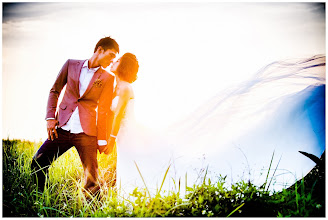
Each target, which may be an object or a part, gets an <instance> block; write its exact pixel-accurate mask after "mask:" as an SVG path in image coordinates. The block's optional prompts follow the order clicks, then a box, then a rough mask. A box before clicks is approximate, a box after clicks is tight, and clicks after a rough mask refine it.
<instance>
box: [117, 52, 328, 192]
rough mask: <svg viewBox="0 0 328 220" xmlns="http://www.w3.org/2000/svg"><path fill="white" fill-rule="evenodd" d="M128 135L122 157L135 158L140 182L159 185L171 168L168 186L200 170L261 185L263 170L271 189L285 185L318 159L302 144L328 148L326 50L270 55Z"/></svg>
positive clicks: (188, 181) (186, 181)
mask: <svg viewBox="0 0 328 220" xmlns="http://www.w3.org/2000/svg"><path fill="white" fill-rule="evenodd" d="M128 136H129V137H130V138H128V139H126V143H125V145H133V146H134V148H133V149H134V150H132V151H130V150H129V155H127V154H125V155H124V154H123V155H122V156H124V157H125V158H122V159H123V160H124V161H123V162H122V163H121V164H122V166H124V163H125V162H126V163H127V160H131V161H132V160H133V161H134V162H136V164H137V166H138V172H139V171H140V172H141V173H142V174H143V175H142V176H143V180H141V178H140V177H139V180H138V181H139V185H141V186H142V185H143V184H145V183H146V184H148V188H153V189H156V188H157V189H158V187H159V185H160V184H161V181H162V180H163V177H164V174H165V172H166V171H167V170H169V172H168V175H167V177H166V180H165V181H166V183H165V186H164V188H166V189H174V188H177V184H178V182H179V185H181V186H182V187H181V188H182V189H184V186H186V185H188V186H191V185H192V184H194V183H197V181H199V180H200V179H203V177H204V176H205V175H206V178H211V179H212V181H214V182H215V180H217V178H218V176H219V175H221V176H227V180H229V181H231V182H236V181H238V180H241V179H244V180H250V181H252V182H253V183H254V184H257V185H260V184H263V183H264V181H265V178H266V175H267V173H268V172H269V176H270V178H272V180H273V181H272V185H271V188H270V189H273V190H280V189H281V188H283V187H288V186H289V185H291V184H293V183H294V182H295V180H297V179H299V178H302V177H303V176H305V175H306V174H307V173H308V172H309V171H310V170H311V169H312V168H313V167H314V165H315V164H314V162H312V161H311V160H309V159H308V158H306V157H305V156H303V155H302V154H300V153H299V151H304V152H307V153H311V154H314V155H316V156H318V157H320V156H321V154H322V153H323V152H324V151H325V56H324V55H317V56H314V57H311V58H308V59H297V60H285V61H277V62H273V63H271V64H269V65H267V66H265V67H263V68H262V69H261V70H259V71H258V72H257V73H256V74H255V75H254V76H253V77H252V78H250V79H249V80H248V81H246V82H244V83H243V84H241V85H237V86H236V87H233V88H230V89H229V90H226V91H223V92H222V91H221V92H219V93H218V94H217V95H215V96H213V97H212V98H211V99H209V101H208V102H206V103H204V104H202V105H201V106H200V107H199V109H198V110H197V111H195V112H194V113H193V114H191V115H189V116H188V117H186V118H184V119H182V120H181V121H179V122H177V123H175V124H173V125H172V126H170V127H169V128H168V129H163V130H161V131H158V132H155V131H150V130H146V129H143V128H141V127H138V128H137V127H135V129H134V132H133V135H132V134H131V135H129V134H128ZM139 148H142V150H140V149H139ZM271 159H272V168H271V171H270V170H269V165H270V161H271ZM133 166H134V164H133ZM135 170H136V169H135ZM273 171H274V173H273ZM118 172H120V169H118ZM127 172H129V174H126V175H129V177H132V176H133V175H132V174H131V173H132V172H131V169H129V170H127V171H126V173H127ZM140 172H139V174H140ZM136 173H137V172H136ZM139 174H137V175H139ZM124 176H125V175H124V174H123V175H122V178H124ZM135 178H138V177H137V176H136V177H135ZM134 183H135V184H136V185H138V183H136V182H134ZM149 185H153V187H150V186H149Z"/></svg>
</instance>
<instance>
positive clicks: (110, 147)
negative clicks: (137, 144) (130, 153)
mask: <svg viewBox="0 0 328 220" xmlns="http://www.w3.org/2000/svg"><path fill="white" fill-rule="evenodd" d="M107 143H108V144H107V145H106V147H105V149H104V153H105V154H110V153H112V152H113V149H114V146H115V139H114V138H109V140H108V141H107Z"/></svg>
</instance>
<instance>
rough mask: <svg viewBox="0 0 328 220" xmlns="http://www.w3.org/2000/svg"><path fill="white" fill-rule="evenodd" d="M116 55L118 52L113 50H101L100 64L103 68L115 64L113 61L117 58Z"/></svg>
mask: <svg viewBox="0 0 328 220" xmlns="http://www.w3.org/2000/svg"><path fill="white" fill-rule="evenodd" d="M116 54H117V52H116V51H115V50H112V49H108V50H106V51H104V50H101V51H100V52H99V55H98V61H99V64H100V65H101V66H102V67H103V68H106V67H108V66H109V65H110V64H111V63H112V62H113V59H114V58H115V57H116Z"/></svg>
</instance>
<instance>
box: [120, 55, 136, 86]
mask: <svg viewBox="0 0 328 220" xmlns="http://www.w3.org/2000/svg"><path fill="white" fill-rule="evenodd" d="M138 70H139V63H138V60H137V57H136V56H135V55H134V54H132V53H125V54H124V55H123V56H122V57H121V61H120V65H119V66H118V67H117V70H116V74H117V75H118V77H120V79H122V80H124V81H127V82H129V83H132V82H134V81H136V79H137V73H138Z"/></svg>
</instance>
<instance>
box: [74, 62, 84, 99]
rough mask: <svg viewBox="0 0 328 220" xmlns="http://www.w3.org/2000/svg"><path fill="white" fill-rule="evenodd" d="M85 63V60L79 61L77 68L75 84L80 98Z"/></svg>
mask: <svg viewBox="0 0 328 220" xmlns="http://www.w3.org/2000/svg"><path fill="white" fill-rule="evenodd" d="M84 62H85V60H78V61H77V63H76V66H75V79H76V80H75V82H76V88H77V94H78V96H80V75H81V70H82V66H83V64H84Z"/></svg>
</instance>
